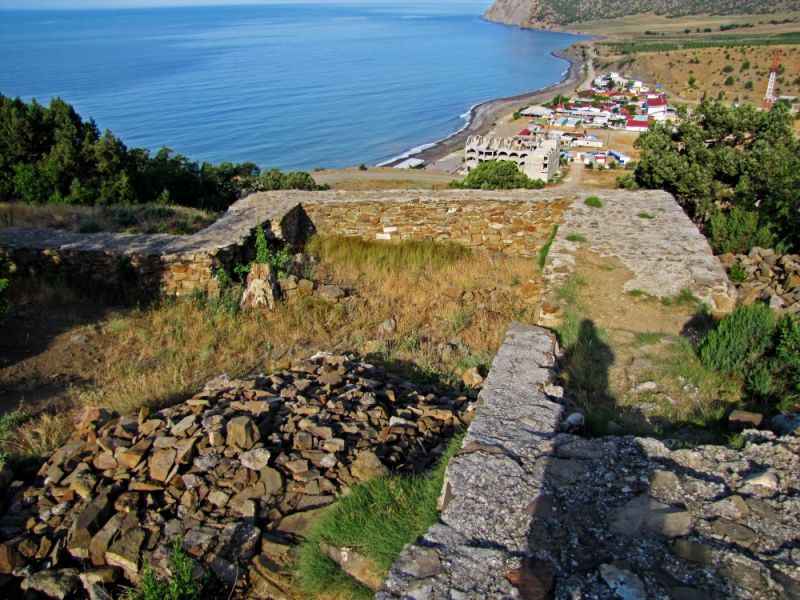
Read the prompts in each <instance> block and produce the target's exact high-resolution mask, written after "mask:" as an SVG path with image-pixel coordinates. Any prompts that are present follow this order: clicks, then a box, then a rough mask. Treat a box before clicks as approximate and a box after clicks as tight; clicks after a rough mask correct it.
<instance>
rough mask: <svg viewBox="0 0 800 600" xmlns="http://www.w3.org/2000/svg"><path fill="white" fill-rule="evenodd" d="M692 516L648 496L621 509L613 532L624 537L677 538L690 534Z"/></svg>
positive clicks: (612, 526) (613, 524) (614, 523)
mask: <svg viewBox="0 0 800 600" xmlns="http://www.w3.org/2000/svg"><path fill="white" fill-rule="evenodd" d="M691 527H692V517H691V514H690V513H689V512H688V511H686V510H682V509H679V508H674V507H671V506H669V505H667V504H663V503H661V502H658V501H656V500H653V499H652V498H650V497H648V496H647V495H642V496H637V497H636V498H633V499H632V500H630V501H629V502H628V503H627V504H625V505H624V506H623V507H621V508H620V509H619V510H618V511H617V513H616V517H615V518H614V521H613V523H612V524H611V531H613V532H614V533H620V534H623V535H640V534H647V533H651V534H652V533H657V534H660V535H663V536H666V537H677V536H682V535H686V534H687V533H689V531H690V530H691Z"/></svg>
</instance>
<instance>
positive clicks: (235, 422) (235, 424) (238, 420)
mask: <svg viewBox="0 0 800 600" xmlns="http://www.w3.org/2000/svg"><path fill="white" fill-rule="evenodd" d="M227 431H228V435H227V438H226V440H225V443H226V445H228V446H235V447H237V448H241V449H242V450H249V449H250V448H252V447H253V445H254V444H255V443H256V442H258V441H260V440H261V434H260V433H259V431H258V427H257V426H256V423H255V421H254V420H253V419H252V417H248V416H245V415H241V416H238V417H234V418H233V419H231V420H230V421H228V426H227Z"/></svg>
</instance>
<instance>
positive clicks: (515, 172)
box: [450, 160, 545, 190]
mask: <svg viewBox="0 0 800 600" xmlns="http://www.w3.org/2000/svg"><path fill="white" fill-rule="evenodd" d="M544 186H545V183H544V181H542V180H541V179H531V178H530V177H528V176H527V175H525V173H523V172H522V171H520V170H519V169H518V168H517V165H515V164H514V163H513V162H511V161H510V160H487V161H485V162H482V163H480V164H479V165H478V166H477V167H475V168H474V169H473V170H472V171H470V172H469V174H468V175H467V177H466V179H464V181H463V182H462V183H458V182H455V181H453V182H451V183H450V187H461V188H467V189H473V190H477V189H480V190H513V189H520V188H527V189H541V188H543V187H544Z"/></svg>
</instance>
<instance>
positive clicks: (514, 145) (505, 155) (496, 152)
mask: <svg viewBox="0 0 800 600" xmlns="http://www.w3.org/2000/svg"><path fill="white" fill-rule="evenodd" d="M558 154H559V142H558V140H557V139H554V138H551V137H549V136H547V135H541V134H537V135H531V136H527V137H514V138H494V137H485V136H482V135H471V136H470V137H469V138H467V145H466V147H465V148H464V173H469V172H470V171H472V170H473V169H474V168H475V167H477V166H478V165H479V164H481V163H482V162H485V161H487V160H510V161H511V162H513V163H514V164H515V165H517V167H518V168H519V170H520V171H522V172H523V173H525V175H527V176H528V177H530V178H531V179H541V180H542V181H550V180H551V179H552V178H553V177H554V176H555V175H556V173H558Z"/></svg>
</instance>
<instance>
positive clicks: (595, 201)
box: [583, 196, 603, 208]
mask: <svg viewBox="0 0 800 600" xmlns="http://www.w3.org/2000/svg"><path fill="white" fill-rule="evenodd" d="M583 203H584V204H585V205H586V206H591V207H592V208H602V207H603V201H602V200H600V198H598V197H597V196H589V197H588V198H586V200H584V201H583Z"/></svg>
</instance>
